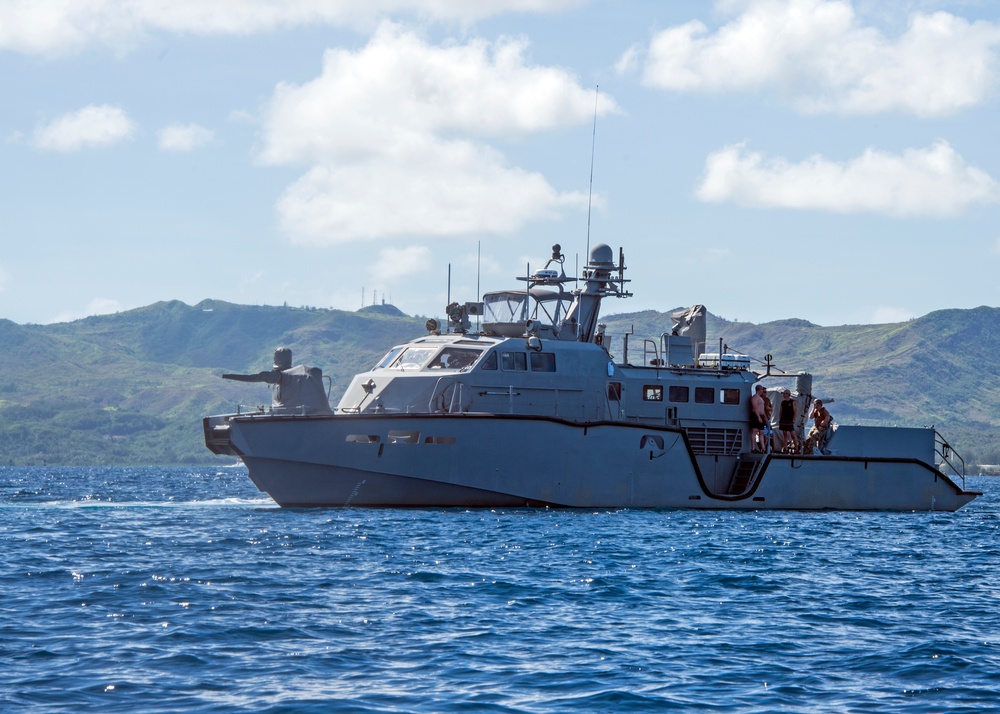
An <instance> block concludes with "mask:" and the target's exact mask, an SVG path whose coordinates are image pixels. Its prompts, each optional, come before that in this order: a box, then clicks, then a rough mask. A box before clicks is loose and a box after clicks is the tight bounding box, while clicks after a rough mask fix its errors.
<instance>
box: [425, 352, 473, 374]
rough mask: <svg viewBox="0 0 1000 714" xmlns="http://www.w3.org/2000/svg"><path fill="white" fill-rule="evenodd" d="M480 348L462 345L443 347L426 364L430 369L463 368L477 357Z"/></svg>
mask: <svg viewBox="0 0 1000 714" xmlns="http://www.w3.org/2000/svg"><path fill="white" fill-rule="evenodd" d="M481 354H482V350H469V349H464V348H462V347H445V348H444V349H443V350H441V354H439V355H438V356H437V357H435V358H434V359H433V360H432V361H431V363H430V364H429V365H428V367H429V368H430V369H465V368H466V367H470V366H472V363H473V362H475V361H476V360H477V359H479V355H481Z"/></svg>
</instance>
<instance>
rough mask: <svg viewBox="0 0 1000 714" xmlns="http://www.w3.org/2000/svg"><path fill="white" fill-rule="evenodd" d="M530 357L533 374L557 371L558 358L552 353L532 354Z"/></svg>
mask: <svg viewBox="0 0 1000 714" xmlns="http://www.w3.org/2000/svg"><path fill="white" fill-rule="evenodd" d="M530 356H531V371H532V372H555V371H556V356H555V355H554V354H552V353H551V352H532V353H531V355H530Z"/></svg>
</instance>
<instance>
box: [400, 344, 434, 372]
mask: <svg viewBox="0 0 1000 714" xmlns="http://www.w3.org/2000/svg"><path fill="white" fill-rule="evenodd" d="M437 350H438V348H437V347H407V348H406V349H405V350H404V351H403V353H402V354H401V355H399V357H397V358H396V360H395V361H394V362H393V363H392V364H390V365H389V369H420V368H421V367H423V366H424V364H426V363H427V360H429V359H430V358H431V355H433V354H434V353H435V352H437Z"/></svg>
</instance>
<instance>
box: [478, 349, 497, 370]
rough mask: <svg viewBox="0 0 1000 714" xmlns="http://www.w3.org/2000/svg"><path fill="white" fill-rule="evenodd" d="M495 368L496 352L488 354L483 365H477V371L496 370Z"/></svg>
mask: <svg viewBox="0 0 1000 714" xmlns="http://www.w3.org/2000/svg"><path fill="white" fill-rule="evenodd" d="M496 368H497V353H496V352H490V353H489V354H488V355H486V359H484V360H483V363H482V364H481V365H479V369H496Z"/></svg>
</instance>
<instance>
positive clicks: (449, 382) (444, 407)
mask: <svg viewBox="0 0 1000 714" xmlns="http://www.w3.org/2000/svg"><path fill="white" fill-rule="evenodd" d="M442 383H444V386H442ZM455 385H457V388H454V389H452V390H451V399H450V400H449V403H448V404H445V402H444V395H445V393H446V392H447V391H448V388H449V387H455ZM463 386H464V385H463V384H462V382H460V381H458V379H457V378H456V377H452V376H442V377H438V380H437V382H435V384H434V389H433V390H431V396H430V398H429V399H428V400H427V412H428V413H429V414H433V413H434V412H436V411H439V409H438V405H437V404H435V402H436V401H437V400H438V399H440V400H441V403H440V411H443V412H444V413H445V414H451V413H452V412H454V411H455V398H456V397H458V407H459V410H461V408H462V401H463V399H462V397H463V394H462V387H463Z"/></svg>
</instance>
